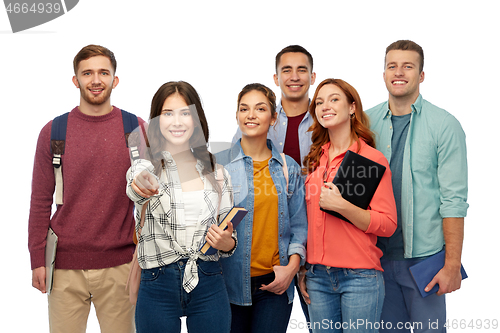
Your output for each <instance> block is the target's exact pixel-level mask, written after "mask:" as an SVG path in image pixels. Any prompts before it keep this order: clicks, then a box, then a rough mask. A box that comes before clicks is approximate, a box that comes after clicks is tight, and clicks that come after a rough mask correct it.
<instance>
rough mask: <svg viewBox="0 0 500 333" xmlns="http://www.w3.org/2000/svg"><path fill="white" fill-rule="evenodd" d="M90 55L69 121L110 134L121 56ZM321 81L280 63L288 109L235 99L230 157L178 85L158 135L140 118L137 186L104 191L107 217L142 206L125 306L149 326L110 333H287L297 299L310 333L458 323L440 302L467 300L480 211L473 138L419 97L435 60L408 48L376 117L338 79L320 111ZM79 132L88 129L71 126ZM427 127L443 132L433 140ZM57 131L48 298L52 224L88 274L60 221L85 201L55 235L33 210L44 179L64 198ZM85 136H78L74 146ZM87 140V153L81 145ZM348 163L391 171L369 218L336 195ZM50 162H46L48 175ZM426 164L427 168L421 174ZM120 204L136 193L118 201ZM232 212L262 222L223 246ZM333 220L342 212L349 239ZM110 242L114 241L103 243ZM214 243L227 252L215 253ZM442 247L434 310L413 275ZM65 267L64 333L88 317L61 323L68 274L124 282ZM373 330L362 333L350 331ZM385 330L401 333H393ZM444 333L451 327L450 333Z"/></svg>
mask: <svg viewBox="0 0 500 333" xmlns="http://www.w3.org/2000/svg"><path fill="white" fill-rule="evenodd" d="M86 49H87V51H88V49H93V50H94V52H96V53H95V54H93V55H91V56H90V57H83V58H82V56H80V58H82V59H80V60H79V62H77V58H78V57H79V56H78V55H77V57H76V58H75V78H74V80H73V81H74V82H75V85H76V86H77V87H78V88H80V86H83V89H82V88H80V91H81V100H80V107H79V108H78V107H77V108H75V109H74V110H73V111H72V113H82V114H84V113H85V110H86V109H87V110H94V111H96V110H104V111H105V110H107V112H104V113H102V114H94V115H92V116H93V117H97V118H99V117H100V118H103V117H109V114H113V113H116V112H117V111H116V110H117V109H116V108H115V107H112V106H111V104H110V102H109V95H110V93H111V89H112V88H114V87H115V86H116V84H117V83H118V81H117V77H116V76H115V75H114V73H115V71H116V63H114V64H113V60H112V59H114V56H112V57H110V56H109V54H110V51H109V50H107V49H105V48H102V47H98V46H88V47H86V48H84V49H82V51H80V52H81V53H82V52H83V51H84V50H86ZM111 55H112V53H111ZM96 58H97V59H96ZM312 67H313V59H312V56H311V55H310V53H309V52H307V50H305V49H304V48H303V47H301V46H298V45H291V46H288V47H286V48H284V49H283V50H281V51H280V52H279V53H278V55H277V56H276V74H275V75H274V80H275V83H276V85H278V86H279V87H280V89H281V101H280V102H279V103H277V100H276V96H275V94H274V93H273V91H272V90H271V89H270V88H268V87H266V86H265V85H262V84H259V83H251V84H248V85H246V86H245V87H244V88H243V89H242V90H241V92H240V93H239V94H238V96H237V109H236V123H237V125H238V130H237V133H236V135H235V136H234V139H233V144H232V146H231V148H229V149H227V150H224V151H221V152H217V153H215V154H212V153H211V152H210V151H209V149H208V142H209V126H208V124H207V120H206V116H205V112H204V109H203V106H202V103H201V100H200V97H199V95H198V93H197V91H196V90H195V88H194V87H192V86H191V85H190V84H189V83H187V82H183V81H178V82H168V83H165V84H164V85H162V86H161V87H160V88H159V89H158V91H157V92H156V94H155V95H154V97H153V100H152V102H151V112H150V116H149V122H148V124H147V126H145V124H144V122H143V121H142V120H141V119H139V123H140V125H141V127H142V128H143V133H144V134H145V138H146V140H145V141H146V142H147V147H146V149H145V152H143V153H142V154H141V158H139V159H134V160H132V162H131V166H130V168H129V169H128V171H127V172H126V179H127V182H126V184H125V185H124V184H121V185H120V187H117V188H115V189H110V187H109V184H106V191H107V192H109V193H110V195H111V194H112V195H114V196H115V197H111V198H107V200H109V199H113V198H115V199H114V200H123V196H124V195H123V194H125V193H126V194H127V196H128V198H130V199H131V201H132V202H133V205H135V228H132V229H133V230H135V231H136V232H137V235H138V238H137V239H138V245H137V260H138V263H139V265H140V267H141V268H142V272H141V282H140V287H139V293H138V297H137V302H136V305H135V309H134V307H133V306H132V307H131V306H125V305H124V306H123V308H124V309H125V312H127V313H128V315H130V313H131V312H132V311H135V325H134V324H133V323H132V326H130V320H129V319H127V320H124V318H126V316H125V317H121V319H119V318H120V316H121V315H118V314H116V313H115V314H114V316H115V317H116V318H118V319H117V321H118V322H120V323H117V322H116V323H115V324H108V325H115V326H114V327H113V330H111V331H113V332H117V331H123V332H125V331H130V329H132V331H133V329H134V326H135V328H136V330H137V332H180V330H181V321H180V318H181V317H182V316H186V317H187V318H186V323H187V328H188V331H189V332H214V333H221V332H255V333H257V332H259V333H260V332H276V333H277V332H286V330H287V327H288V323H289V319H290V315H291V311H292V303H293V299H294V292H295V290H294V289H295V287H294V286H297V291H298V292H299V293H300V295H301V304H302V306H303V310H304V314H305V316H306V318H307V319H306V320H307V322H308V323H309V324H308V325H307V327H308V328H309V329H310V330H311V331H313V332H320V331H333V332H355V331H356V332H378V331H379V329H380V331H385V330H389V331H390V330H394V329H396V328H397V325H396V323H398V322H418V321H420V322H425V323H427V322H428V321H429V320H430V319H432V318H438V319H439V320H443V319H444V318H445V316H446V315H445V311H446V306H445V303H444V297H441V295H442V294H444V293H448V292H451V291H454V290H456V289H458V288H460V279H459V277H457V273H458V274H460V272H459V268H458V271H457V267H456V266H457V262H458V264H459V263H460V255H461V244H462V239H463V217H464V216H465V213H466V210H467V203H466V196H467V180H466V175H467V169H466V154H465V137H464V134H463V131H462V129H461V127H460V124H459V123H458V121H456V119H455V118H454V117H453V116H451V115H450V114H449V113H447V112H446V111H444V110H442V109H438V108H437V107H435V106H433V105H432V104H430V103H428V102H427V101H425V100H423V99H422V97H421V95H420V93H419V90H418V87H419V84H420V83H421V82H422V81H423V78H424V74H423V70H422V69H423V51H421V48H420V46H418V45H417V44H415V43H414V42H411V41H398V42H395V43H393V44H391V45H390V46H389V47H388V48H387V51H386V59H385V70H384V80H385V82H386V86H387V89H388V91H389V101H388V102H386V103H382V104H381V105H379V106H376V107H374V108H373V109H371V110H369V112H367V113H365V112H364V110H363V106H362V103H361V98H360V96H359V95H358V93H357V91H356V90H355V89H354V87H352V86H351V85H350V84H349V83H347V82H346V81H344V80H341V79H326V80H323V81H322V82H321V83H319V84H318V86H317V88H316V90H315V93H314V95H313V97H312V99H310V100H309V96H308V90H309V87H310V85H312V84H314V80H315V73H314V72H313V69H312ZM103 68H104V69H106V70H105V71H103V70H102V69H103ZM103 72H105V74H102V73H103ZM84 80H89V81H88V82H87V83H86V84H85V83H82V82H83V81H84ZM408 103H409V104H408ZM103 105H104V107H102V106H103ZM86 107H87V108H86ZM408 109H409V111H408ZM424 110H425V111H424ZM70 115H71V114H70ZM86 116H87V117H88V115H86ZM92 116H90V117H92ZM77 117H83V116H82V115H74V116H73V118H77ZM97 118H95V119H97ZM428 119H433V122H432V124H431V125H429V121H428ZM70 120H71V118H70ZM75 122H76V120H75ZM49 130H50V122H49V124H47V126H46V128H44V129H43V130H42V133H41V135H40V138H39V143H38V145H39V147H38V148H37V156H36V158H35V170H34V176H33V177H34V181H33V195H32V210H31V212H30V251H31V253H32V268H33V285H34V286H35V287H36V288H38V289H40V290H41V291H42V292H44V291H45V285H44V279H45V269H44V268H43V267H41V266H43V265H39V263H41V261H40V258H39V255H40V250H41V249H42V248H43V246H44V239H43V235H41V234H42V233H43V230H45V233H46V230H47V229H48V226H49V225H50V226H51V227H52V228H53V229H54V231H55V232H56V233H58V234H60V235H61V242H60V243H61V248H62V249H60V250H59V251H62V252H70V253H69V254H68V253H66V256H67V257H68V259H63V260H69V258H70V257H71V255H73V258H74V252H75V251H73V253H71V252H72V251H71V249H70V246H68V245H69V243H70V242H69V241H67V243H66V244H65V239H64V237H65V236H66V234H65V230H66V229H68V228H70V226H69V225H68V224H66V225H65V223H69V222H64V220H62V218H61V217H60V216H61V215H62V216H64V215H68V214H70V213H65V211H64V209H63V208H64V207H65V205H67V202H66V201H70V202H71V200H72V199H71V197H70V196H71V195H73V194H72V193H68V191H70V190H71V189H70V190H68V189H67V188H65V190H64V191H65V192H64V196H65V199H66V201H65V205H63V206H59V207H58V211H57V212H56V215H54V217H53V218H52V220H50V219H49V218H47V217H45V221H44V222H43V223H45V224H43V223H42V222H41V221H40V219H39V220H38V221H36V219H37V216H36V215H35V214H36V211H35V210H34V209H40V207H39V206H36V202H37V201H38V202H39V201H40V198H39V195H40V191H41V190H40V188H39V187H40V186H39V185H35V180H36V179H35V176H37V177H38V176H40V175H44V177H45V182H46V186H48V185H49V183H51V187H50V186H49V187H50V188H49V189H47V190H45V195H46V196H48V194H49V193H50V191H52V192H53V190H54V188H53V176H52V174H50V173H49V172H48V171H43V172H42V170H41V169H42V168H43V167H42V166H41V164H42V163H45V164H47V163H48V162H47V158H48V157H47V156H48V155H50V153H49V152H48V151H47V147H46V146H47V145H48V144H47V143H46V142H44V140H47V136H48V134H47V131H49ZM71 131H72V130H70V127H69V125H68V134H69V133H70V132H71ZM73 133H74V134H73V135H74V136H75V137H76V136H77V135H76V133H78V129H75V130H74V132H73ZM375 133H376V134H375ZM422 133H425V134H422ZM122 134H123V133H122ZM417 134H418V136H417ZM415 140H416V142H415V143H414V141H415ZM433 140H435V141H433ZM75 141H76V139H75ZM67 144H68V145H69V144H70V142H68V143H67ZM376 148H378V149H380V151H379V150H377V149H376ZM410 149H411V155H410ZM39 150H44V151H43V152H42V151H41V152H39ZM349 150H350V151H353V152H355V153H358V154H360V155H362V156H364V157H366V158H368V159H370V160H372V161H375V162H377V163H379V164H382V165H383V166H385V167H386V171H385V173H384V175H383V176H382V178H381V180H380V184H379V185H378V188H377V190H376V192H375V194H374V196H373V198H372V200H371V202H370V205H369V208H368V209H362V208H359V207H358V206H356V205H353V204H351V203H350V202H349V201H347V200H346V199H344V198H343V197H342V195H341V194H340V191H339V189H338V188H337V187H336V185H334V184H333V183H332V180H333V178H334V177H335V175H336V173H337V171H338V169H339V166H340V164H341V163H342V161H343V159H344V156H345V155H346V152H347V151H349ZM38 155H40V156H38ZM42 155H43V156H42ZM49 157H50V156H49ZM70 157H71V156H70ZM42 158H43V159H44V160H45V161H44V162H41V161H39V160H41V159H42ZM67 159H68V160H69V158H67ZM75 159H76V158H75ZM71 163H75V164H76V163H77V162H76V161H75V162H71V161H70V162H67V161H63V165H64V166H66V164H70V165H71ZM417 163H418V164H419V167H414V165H416V164H417ZM422 164H424V165H422ZM128 165H130V164H128ZM68 168H70V167H68ZM75 169H78V168H77V167H75ZM391 171H392V172H391ZM51 172H52V173H53V171H52V168H51ZM68 173H69V172H68ZM66 174H67V173H66V170H64V172H63V175H64V177H66ZM122 174H123V175H124V174H125V173H122ZM464 175H465V179H464ZM408 177H410V180H408ZM83 178H86V177H83ZM86 181H88V179H87V178H86V179H83V180H82V182H86ZM97 182H99V180H97ZM408 184H410V186H409V185H408ZM77 185H78V184H77ZM69 186H72V184H70V185H69ZM120 189H123V192H122V193H116V192H117V191H119V190H120ZM96 193H99V192H96ZM86 195H88V193H87V194H86ZM423 196H425V197H423ZM102 198H103V197H102V193H99V195H96V197H95V198H94V197H93V198H92V200H94V201H92V203H91V204H95V205H100V203H98V202H97V201H99V200H102ZM118 198H119V199H118ZM88 200H90V199H88ZM412 201H415V202H414V203H413V202H412ZM80 204H81V203H80ZM38 205H39V203H38ZM114 205H116V204H114ZM409 205H411V206H412V207H411V208H409V207H408V206H409ZM125 206H126V207H125V208H124V209H122V211H123V212H124V214H123V216H122V217H121V218H122V222H123V221H125V220H126V219H127V218H130V215H129V214H130V212H131V206H130V204H129V203H127V204H126V205H125ZM233 206H239V207H244V208H245V209H246V210H247V211H248V214H247V215H246V216H245V217H244V219H243V220H242V221H241V223H239V224H238V225H237V226H236V227H233V225H232V224H231V223H228V227H227V229H225V230H221V229H220V228H218V227H217V224H218V223H219V222H220V221H221V220H222V218H224V216H225V215H226V213H227V212H228V211H230V209H231V208H232V207H233ZM423 207H425V209H422V208H423ZM434 208H435V211H434V210H433V209H434ZM108 209H109V208H108ZM322 209H323V210H331V211H335V212H338V213H340V214H342V215H343V216H344V217H345V218H347V219H348V220H349V221H350V223H349V222H346V221H345V220H343V219H340V218H338V217H336V216H333V215H330V214H328V213H326V212H325V211H323V210H322ZM60 211H61V212H60ZM408 211H410V212H409V213H408ZM58 214H59V216H58ZM79 214H82V212H80V213H79ZM409 215H411V216H409ZM98 218H99V217H98ZM107 218H109V216H107ZM71 223H72V222H71ZM84 223H85V222H82V225H81V226H78V227H79V228H83V224H84ZM105 224H106V223H105ZM125 226H126V224H125V223H124V224H122V226H121V228H122V230H121V234H120V236H123V237H116V235H115V237H116V238H115V239H114V242H115V243H116V242H117V241H119V240H124V239H125V238H126V237H127V236H131V235H130V233H128V232H127V231H124V230H123V229H124V228H125ZM44 227H47V229H43V228H44ZM103 230H106V231H103ZM99 232H103V233H105V232H109V225H107V227H103V226H99V227H96V233H99ZM67 233H68V234H71V231H68V232H67ZM83 234H86V232H83ZM94 235H96V234H94ZM103 236H104V235H103V234H100V235H99V240H100V239H103V238H102V237H103ZM130 239H131V237H130ZM205 242H207V243H208V244H209V245H210V246H211V247H213V248H214V249H216V250H217V251H216V252H215V253H214V254H209V255H205V254H202V253H201V252H200V247H201V245H202V244H204V243H205ZM445 242H446V262H445V267H444V268H443V270H441V271H440V272H439V273H438V275H436V277H435V278H434V280H433V281H432V282H431V283H430V284H429V286H428V287H429V288H431V287H432V286H433V284H436V283H439V286H440V289H439V292H438V293H437V294H435V295H432V296H429V297H427V298H425V299H424V298H422V297H421V296H420V295H419V294H418V290H416V287H414V286H412V285H411V282H412V281H410V280H411V277H410V276H409V273H408V272H406V271H407V269H406V271H405V270H404V269H401V267H400V265H406V266H408V265H410V264H413V263H415V262H418V261H420V260H422V259H424V258H426V257H427V256H429V255H432V254H434V253H436V252H438V251H440V250H442V248H443V246H444V243H445ZM104 243H105V242H104ZM102 246H104V245H102ZM122 248H123V249H125V248H126V251H127V252H128V253H129V255H130V253H131V252H133V250H134V245H133V244H131V246H123V244H122ZM34 253H37V255H34ZM58 255H59V253H58ZM63 258H64V255H63ZM381 258H382V260H381ZM96 260H104V259H103V258H99V259H97V258H96ZM117 260H118V259H117ZM89 261H92V260H89ZM118 261H119V260H118ZM121 264H125V266H124V267H126V268H124V270H123V271H125V272H126V271H127V269H130V268H129V267H130V264H127V261H125V260H123V262H121V263H118V266H119V265H121ZM65 265H66V266H68V265H69V263H68V264H66V263H64V261H63V263H59V262H57V260H56V268H58V269H56V273H57V274H56V275H55V276H54V287H53V290H52V292H51V293H50V295H49V321H50V324H51V331H52V332H63V331H65V329H67V326H66V325H70V324H69V323H70V322H71V321H72V316H73V317H74V313H75V311H74V310H71V311H73V312H71V311H69V310H68V311H66V310H65V309H63V308H64V307H67V303H66V304H64V303H63V300H62V299H64V298H65V297H67V294H68V292H69V290H68V286H63V287H60V286H59V284H60V282H59V281H58V280H59V279H61V280H63V277H59V276H58V275H62V273H61V272H60V271H63V270H64V271H68V270H82V271H83V273H82V276H83V277H82V278H81V279H82V281H83V280H84V279H85V278H88V274H89V273H88V270H90V269H95V268H103V267H108V268H111V267H113V265H108V266H106V264H105V263H104V262H103V263H100V264H99V265H100V267H90V266H91V265H92V264H91V263H86V262H85V263H82V264H81V265H80V267H65ZM114 266H117V265H114ZM58 271H59V272H58ZM65 274H67V272H66V273H65ZM105 274H108V273H105ZM67 279H70V280H71V279H72V278H71V277H70V278H67ZM125 279H126V277H125ZM384 279H385V283H384ZM83 284H84V283H82V285H83ZM84 288H87V289H88V284H87V287H82V290H83V289H84ZM120 288H124V287H120ZM82 290H80V291H79V292H77V293H79V294H81V295H84V296H81V295H80V298H81V299H82V300H84V301H85V302H86V303H88V304H90V299H92V301H93V302H94V304H95V306H96V312H97V315H98V318H99V321H100V323H101V329H102V331H103V332H105V329H104V328H103V327H105V326H106V325H104V324H103V322H105V321H106V320H102V321H101V317H100V306H99V303H98V302H99V301H100V299H101V298H102V297H100V295H98V294H97V293H98V292H97V291H94V290H86V291H82ZM114 292H115V293H116V290H114ZM103 293H105V291H103ZM89 294H90V296H89V297H85V295H89ZM123 294H125V295H126V294H127V293H126V292H123ZM417 294H418V295H417ZM106 297H108V296H106ZM87 298H88V299H87ZM124 299H125V300H126V301H128V297H126V296H125V297H122V299H121V300H120V302H121V303H120V304H123V302H124ZM116 301H117V300H114V302H116ZM66 302H67V301H66ZM81 302H83V301H81ZM53 304H55V305H54V306H53ZM61 304H63V305H61ZM106 306H109V305H103V308H104V309H105V308H106ZM115 306H116V304H115ZM52 307H54V308H57V310H53V309H51V308H52ZM65 311H66V312H65ZM85 311H87V312H86V313H87V315H88V310H84V311H83V312H85ZM105 311H107V310H104V311H103V312H105ZM132 317H133V316H132ZM61 318H64V319H61ZM102 318H105V315H104V314H103V315H102ZM85 320H86V317H85ZM109 320H111V319H109ZM132 320H133V319H132ZM325 320H326V323H329V325H325ZM360 320H361V321H362V323H364V324H365V325H364V326H362V327H356V326H353V325H352V323H357V324H359V323H360ZM383 321H385V322H386V323H387V322H391V323H393V324H394V325H390V327H389V326H388V325H386V326H385V327H384V326H381V325H380V323H381V322H383ZM125 322H126V323H128V324H125ZM345 323H348V325H345ZM444 323H445V320H443V321H442V324H444ZM116 325H118V326H116ZM119 325H125V326H119ZM127 325H128V326H127ZM52 327H54V330H52ZM56 327H59V328H58V329H56ZM72 327H73V326H72ZM117 327H123V328H120V329H117ZM405 329H406V331H408V332H409V330H408V329H407V326H405ZM425 329H426V328H425V327H423V329H422V330H421V331H422V332H423V331H425ZM429 329H430V328H429ZM443 330H445V328H444V327H443V326H442V325H441V326H440V328H439V332H441V331H443ZM77 331H78V330H76V329H75V330H72V332H77ZM399 331H405V330H403V329H399ZM416 331H418V330H416ZM434 331H436V330H434Z"/></svg>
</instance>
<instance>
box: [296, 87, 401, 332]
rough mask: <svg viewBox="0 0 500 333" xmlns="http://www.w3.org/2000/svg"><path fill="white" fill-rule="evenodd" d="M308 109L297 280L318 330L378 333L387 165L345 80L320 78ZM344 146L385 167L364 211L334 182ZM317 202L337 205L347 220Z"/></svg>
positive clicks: (389, 214) (389, 213) (391, 227)
mask: <svg viewBox="0 0 500 333" xmlns="http://www.w3.org/2000/svg"><path fill="white" fill-rule="evenodd" d="M309 112H310V114H311V116H312V118H313V119H314V123H313V125H312V127H311V130H312V142H313V143H312V145H311V150H310V152H309V155H307V156H306V157H305V159H304V165H305V166H306V167H305V171H307V173H308V176H307V179H306V182H305V187H306V202H307V219H308V238H307V264H306V267H304V268H303V269H301V272H300V273H299V283H300V286H301V291H302V294H303V296H304V298H305V300H306V302H307V303H308V307H309V315H310V319H311V328H312V329H313V332H318V331H321V330H324V329H325V328H326V327H325V323H326V324H328V328H327V329H328V330H329V331H330V330H331V331H334V332H350V331H351V330H352V331H356V332H360V331H362V332H377V331H378V327H379V326H380V323H379V320H380V313H381V311H382V305H383V300H384V294H385V291H384V281H383V276H382V267H381V265H380V257H381V256H382V252H381V250H379V249H378V248H377V247H376V243H377V236H384V237H388V236H390V235H392V233H393V232H394V231H395V230H396V204H395V202H394V195H393V192H392V184H391V172H390V170H389V165H388V163H387V160H386V158H385V157H384V155H383V154H382V153H381V152H379V151H377V150H376V149H375V148H374V146H375V143H374V142H375V141H374V137H373V133H372V132H371V131H370V130H369V128H368V118H367V116H366V114H365V113H364V112H363V107H362V105H361V99H360V98H359V95H358V93H357V92H356V90H355V89H354V88H353V87H352V86H351V85H349V84H348V83H347V82H345V81H343V80H340V79H326V80H324V81H323V82H321V83H320V84H319V85H318V87H317V89H316V92H315V94H314V97H313V99H312V101H311V105H310V107H309ZM347 150H352V151H353V152H356V153H358V154H360V155H362V156H364V157H367V158H369V159H371V160H373V161H375V162H377V163H379V164H382V165H384V166H386V171H385V173H384V175H383V177H382V180H381V181H380V184H379V186H378V188H377V191H376V192H375V195H374V196H373V199H372V201H371V203H370V206H369V208H368V209H366V210H365V209H361V208H359V207H357V206H355V205H353V204H351V203H350V202H348V201H346V200H345V199H344V198H343V197H342V196H341V195H340V192H339V189H338V188H337V187H336V186H335V185H334V184H333V183H332V180H333V177H334V176H335V174H336V173H337V170H338V168H339V166H340V164H341V162H342V160H343V158H344V156H345V154H346V152H347ZM344 190H345V189H344ZM320 208H324V209H327V210H332V211H336V212H338V213H340V214H342V215H343V216H344V217H345V218H347V219H348V220H349V221H350V222H351V223H349V222H346V221H344V220H342V219H340V218H338V217H336V216H333V215H330V214H328V213H326V212H324V211H322V210H320ZM325 320H327V321H325ZM353 323H354V324H353ZM361 324H363V327H360V326H359V325H361ZM353 325H354V326H355V327H354V326H353Z"/></svg>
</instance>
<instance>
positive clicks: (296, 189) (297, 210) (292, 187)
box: [286, 156, 307, 266]
mask: <svg viewBox="0 0 500 333" xmlns="http://www.w3.org/2000/svg"><path fill="white" fill-rule="evenodd" d="M286 163H287V169H288V178H289V183H288V216H289V219H290V243H289V245H288V257H290V256H291V255H292V254H298V255H299V256H300V265H301V266H302V265H304V264H305V260H306V248H305V245H306V241H307V212H306V202H305V187H304V178H303V177H302V176H301V174H300V167H299V165H298V164H297V163H296V162H295V161H294V160H293V159H292V158H291V157H289V156H286Z"/></svg>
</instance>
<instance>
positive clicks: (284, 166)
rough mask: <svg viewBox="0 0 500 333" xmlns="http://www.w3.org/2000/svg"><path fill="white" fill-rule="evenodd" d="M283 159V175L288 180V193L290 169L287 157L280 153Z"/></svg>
mask: <svg viewBox="0 0 500 333" xmlns="http://www.w3.org/2000/svg"><path fill="white" fill-rule="evenodd" d="M280 155H281V158H282V159H283V174H284V175H285V180H286V191H287V192H288V167H287V166H286V158H285V157H286V156H285V154H284V153H280Z"/></svg>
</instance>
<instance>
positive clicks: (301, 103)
mask: <svg viewBox="0 0 500 333" xmlns="http://www.w3.org/2000/svg"><path fill="white" fill-rule="evenodd" d="M273 78H274V83H275V84H276V86H278V87H280V90H281V101H280V103H279V104H278V105H277V107H276V113H277V115H278V117H277V119H276V123H275V126H274V127H272V128H270V129H269V133H268V135H267V137H268V138H269V139H270V140H271V141H272V142H273V144H274V145H275V146H276V148H277V149H278V151H279V152H280V153H285V154H286V155H289V156H291V157H292V158H293V159H294V160H295V161H296V162H297V163H298V164H299V165H302V162H303V161H304V157H305V156H306V155H307V154H309V148H310V146H311V143H312V142H311V132H307V130H308V129H309V127H310V126H311V125H312V124H313V119H312V117H311V116H310V115H309V112H308V108H309V87H310V86H311V85H313V84H314V81H315V80H316V73H314V72H313V58H312V55H311V54H310V53H309V52H308V51H307V50H306V49H305V48H303V47H302V46H300V45H290V46H287V47H285V48H284V49H283V50H281V51H280V52H279V53H278V54H277V55H276V74H274V76H273ZM240 138H241V131H240V130H239V129H238V131H237V132H236V134H235V135H234V137H233V144H234V143H236V141H238V139H240Z"/></svg>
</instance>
